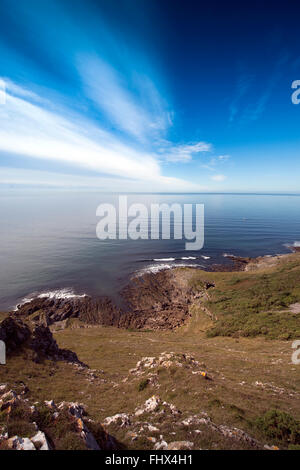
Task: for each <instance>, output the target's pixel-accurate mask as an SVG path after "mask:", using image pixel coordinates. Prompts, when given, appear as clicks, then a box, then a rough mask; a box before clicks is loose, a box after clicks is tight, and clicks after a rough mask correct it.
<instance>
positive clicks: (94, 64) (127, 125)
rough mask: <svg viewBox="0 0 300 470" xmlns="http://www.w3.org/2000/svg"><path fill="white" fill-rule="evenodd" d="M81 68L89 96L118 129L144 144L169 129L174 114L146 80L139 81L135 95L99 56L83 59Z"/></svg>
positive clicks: (79, 67)
mask: <svg viewBox="0 0 300 470" xmlns="http://www.w3.org/2000/svg"><path fill="white" fill-rule="evenodd" d="M78 69H79V73H80V76H81V80H82V83H83V88H84V92H85V94H86V96H88V97H89V98H90V99H91V100H92V101H93V102H94V104H95V105H96V107H97V108H98V109H99V112H100V113H103V114H104V115H105V116H106V117H107V118H108V119H109V120H110V122H112V123H113V124H114V125H115V126H116V127H117V129H120V130H122V131H125V132H126V133H128V134H130V135H132V136H133V137H134V138H136V139H139V140H141V141H145V140H146V138H147V137H150V136H152V135H153V134H155V133H156V132H157V131H164V130H165V129H167V128H168V127H169V126H170V124H171V112H170V111H169V110H168V109H165V106H164V103H163V101H162V100H161V99H160V97H159V95H158V93H157V91H156V89H155V87H154V85H153V84H152V83H151V82H150V81H149V79H148V78H147V77H143V79H140V80H137V81H138V90H135V93H133V92H132V91H130V85H131V84H129V83H127V82H125V80H124V78H123V77H122V76H121V75H120V74H119V73H118V72H117V71H116V70H115V69H113V68H112V67H111V66H110V65H108V64H107V63H105V62H104V61H102V60H101V59H100V58H99V57H81V58H80V60H78Z"/></svg>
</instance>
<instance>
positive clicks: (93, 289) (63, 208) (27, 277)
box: [0, 190, 300, 309]
mask: <svg viewBox="0 0 300 470" xmlns="http://www.w3.org/2000/svg"><path fill="white" fill-rule="evenodd" d="M103 202H106V203H107V202H108V203H113V204H115V205H116V206H117V205H118V196H115V195H103V194H100V193H95V192H90V193H88V192H55V191H29V190H26V191H23V192H20V191H17V190H10V191H5V192H4V191H2V192H0V217H1V226H0V308H1V309H8V308H11V307H13V306H15V305H16V303H18V302H20V301H21V299H23V298H24V297H27V296H28V295H29V294H32V293H41V292H51V291H55V290H60V289H68V290H67V291H65V292H68V293H71V292H75V293H79V294H81V293H87V294H90V295H103V294H106V295H112V296H115V295H116V293H117V292H119V291H120V289H121V288H122V287H123V286H124V285H125V283H126V282H127V281H128V279H129V277H131V276H132V275H133V274H134V273H136V272H142V271H143V270H148V269H150V270H158V269H162V268H164V267H171V266H174V265H178V264H179V265H181V264H183V265H185V264H188V265H197V266H203V267H205V266H208V265H209V264H210V263H222V262H224V256H223V255H224V253H230V254H234V255H241V256H259V255H265V254H276V253H287V252H289V249H288V248H287V246H286V245H288V244H294V243H295V242H296V243H297V242H298V241H300V196H291V195H230V194H226V195H224V194H205V195H203V194H202V195H201V194H196V195H195V194H186V195H182V194H181V195H179V194H178V195H176V194H173V195H130V196H128V203H129V204H131V203H144V204H146V205H147V206H149V204H150V203H167V204H172V203H179V204H189V203H190V204H191V203H193V204H196V203H198V204H204V206H205V243H204V248H203V249H202V250H201V251H195V252H192V251H189V252H186V251H185V240H172V239H171V240H136V241H132V240H106V241H100V240H99V239H98V238H97V237H96V225H97V222H98V221H99V218H98V217H97V216H96V208H97V206H98V205H99V204H101V203H103ZM187 257H192V258H196V259H189V260H182V259H181V258H187ZM169 258H172V260H167V261H166V259H169ZM154 259H155V260H158V261H153V260H154Z"/></svg>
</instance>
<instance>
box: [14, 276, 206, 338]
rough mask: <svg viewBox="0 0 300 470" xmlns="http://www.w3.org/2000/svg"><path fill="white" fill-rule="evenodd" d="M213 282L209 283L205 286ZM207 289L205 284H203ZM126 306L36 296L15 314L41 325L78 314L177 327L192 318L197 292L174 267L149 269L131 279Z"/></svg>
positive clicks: (110, 322) (123, 324)
mask: <svg viewBox="0 0 300 470" xmlns="http://www.w3.org/2000/svg"><path fill="white" fill-rule="evenodd" d="M211 286H212V285H211V284H209V283H208V285H207V287H206V289H209V288H210V287H211ZM204 289H205V287H204ZM121 295H122V298H123V309H122V310H121V309H120V308H118V307H117V306H115V305H114V304H113V303H112V301H111V300H110V299H108V298H106V297H101V298H98V299H92V298H91V297H89V296H84V297H75V298H69V299H61V298H57V299H55V298H54V299H53V298H51V299H50V298H39V297H38V298H35V299H33V300H31V301H30V302H28V303H26V304H23V305H19V306H18V308H17V310H16V312H15V313H14V315H15V316H16V317H17V318H22V319H25V320H26V321H31V322H32V323H34V324H36V325H39V326H44V327H47V326H51V325H54V324H56V325H59V327H60V328H65V327H66V326H67V325H68V321H69V320H70V319H73V318H77V319H78V320H80V321H81V322H82V324H84V323H85V324H86V325H97V324H99V325H105V326H116V327H119V328H136V329H153V330H154V329H174V328H177V327H179V326H181V325H182V324H183V323H184V322H185V321H186V320H187V318H189V316H190V314H189V307H190V305H191V303H192V301H193V299H194V295H195V292H194V291H193V289H192V288H191V287H189V286H188V285H187V283H185V282H182V281H181V280H179V279H178V277H177V276H176V275H175V273H174V272H173V271H172V270H168V271H161V272H159V273H156V274H151V273H147V274H144V275H143V276H141V277H137V278H134V279H132V280H131V282H130V284H129V285H128V286H127V287H126V288H124V289H123V291H122V292H121Z"/></svg>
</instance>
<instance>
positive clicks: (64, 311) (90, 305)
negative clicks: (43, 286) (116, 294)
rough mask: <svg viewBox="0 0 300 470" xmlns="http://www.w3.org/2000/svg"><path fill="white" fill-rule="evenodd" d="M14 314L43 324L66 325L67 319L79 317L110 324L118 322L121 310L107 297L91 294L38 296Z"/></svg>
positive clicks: (88, 320)
mask: <svg viewBox="0 0 300 470" xmlns="http://www.w3.org/2000/svg"><path fill="white" fill-rule="evenodd" d="M14 315H15V316H16V317H19V318H23V319H26V320H30V321H31V322H32V323H35V324H37V325H41V326H50V325H53V324H54V323H61V326H62V327H64V326H66V321H67V320H69V319H72V318H78V319H79V320H81V321H82V322H85V323H88V324H91V325H93V324H102V325H107V326H110V325H117V324H118V319H119V316H120V310H119V309H118V308H117V307H115V306H114V305H113V303H112V301H111V300H110V299H108V298H107V297H101V298H99V299H92V298H91V297H89V296H83V297H74V298H48V297H43V298H40V297H36V298H34V299H32V300H31V301H30V302H27V303H25V304H22V305H18V306H17V310H16V311H15V313H14Z"/></svg>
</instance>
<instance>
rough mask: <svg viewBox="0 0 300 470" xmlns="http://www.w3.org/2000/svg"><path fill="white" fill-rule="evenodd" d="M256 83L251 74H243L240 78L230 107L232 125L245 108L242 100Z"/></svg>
mask: <svg viewBox="0 0 300 470" xmlns="http://www.w3.org/2000/svg"><path fill="white" fill-rule="evenodd" d="M253 82H254V75H253V74H250V73H242V74H240V76H239V77H238V80H237V84H236V90H235V96H234V98H233V99H232V101H231V103H230V106H229V123H232V122H233V121H234V120H235V118H236V116H237V115H238V113H239V111H240V108H241V107H243V102H242V100H243V99H244V97H245V96H246V94H247V93H248V91H249V89H250V87H251V86H252V84H253Z"/></svg>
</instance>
